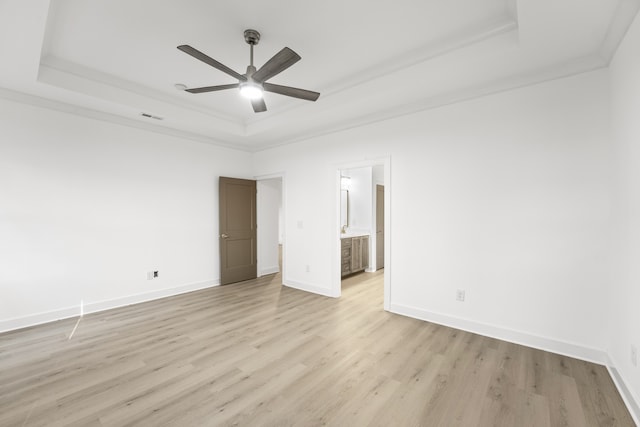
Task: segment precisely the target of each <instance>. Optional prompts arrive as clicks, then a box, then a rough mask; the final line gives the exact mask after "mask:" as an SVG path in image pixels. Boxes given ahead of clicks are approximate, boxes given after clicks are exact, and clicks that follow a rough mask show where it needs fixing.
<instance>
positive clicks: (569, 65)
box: [253, 56, 608, 152]
mask: <svg viewBox="0 0 640 427" xmlns="http://www.w3.org/2000/svg"><path fill="white" fill-rule="evenodd" d="M607 65H608V64H606V63H605V62H604V61H603V60H602V58H600V57H598V56H589V57H584V58H579V59H576V60H574V61H568V62H565V63H563V64H560V65H557V66H553V67H548V68H546V69H543V70H536V71H535V72H528V73H526V74H520V75H518V76H515V77H511V78H507V79H499V80H497V81H495V82H494V83H491V84H480V85H477V86H474V87H470V88H466V89H464V90H461V91H455V92H450V93H446V94H443V95H439V96H435V97H430V98H427V99H424V100H422V101H420V102H415V103H411V104H405V105H403V106H400V107H398V108H393V109H389V110H384V111H379V112H377V113H374V114H369V115H366V116H361V117H359V118H353V117H350V118H348V120H346V121H344V122H342V123H337V124H335V125H333V126H331V127H323V128H317V129H314V130H310V131H309V132H307V133H299V134H297V135H295V136H292V137H291V138H288V139H285V140H281V141H278V142H271V143H265V144H263V145H262V146H261V147H259V148H257V149H254V150H253V151H254V152H258V151H264V150H268V149H270V148H275V147H279V146H284V145H289V144H295V143H298V142H302V141H306V140H309V139H312V138H317V137H321V136H325V135H330V134H333V133H337V132H343V131H346V130H349V129H355V128H359V127H363V126H367V125H370V124H374V123H379V122H383V121H386V120H392V119H395V118H399V117H403V116H408V115H411V114H415V113H420V112H422V111H427V110H432V109H436V108H440V107H445V106H447V105H452V104H457V103H460V102H465V101H471V100H474V99H480V98H483V97H485V96H491V95H495V94H498V93H501V92H508V91H511V90H517V89H520V88H524V87H527V86H534V85H537V84H541V83H545V82H550V81H553V80H560V79H564V78H568V77H572V76H575V75H579V74H583V73H588V72H591V71H595V70H598V69H602V68H606V67H607Z"/></svg>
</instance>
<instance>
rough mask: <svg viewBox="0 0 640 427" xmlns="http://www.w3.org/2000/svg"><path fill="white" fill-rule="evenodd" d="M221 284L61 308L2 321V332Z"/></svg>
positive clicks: (190, 285) (199, 284) (192, 285)
mask: <svg viewBox="0 0 640 427" xmlns="http://www.w3.org/2000/svg"><path fill="white" fill-rule="evenodd" d="M219 284H220V281H219V280H207V281H204V282H194V283H187V284H184V285H180V286H176V287H173V288H165V289H158V290H155V291H152V292H145V293H142V294H137V295H129V296H126V297H122V298H115V299H111V300H106V301H96V302H90V303H85V304H84V306H83V307H80V306H76V307H67V308H61V309H59V310H53V311H48V312H45V313H38V314H33V315H29V316H24V317H18V318H14V319H8V320H2V321H0V332H8V331H12V330H15V329H22V328H27V327H29V326H35V325H40V324H42V323H48V322H54V321H56V320H62V319H68V318H70V317H76V316H80V313H81V311H82V312H83V313H84V314H88V313H96V312H98V311H104V310H109V309H111V308H117V307H124V306H127V305H131V304H138V303H141V302H146V301H152V300H155V299H160V298H165V297H169V296H173V295H179V294H183V293H186V292H192V291H197V290H200V289H205V288H210V287H213V286H218V285H219Z"/></svg>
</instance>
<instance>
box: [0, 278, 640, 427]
mask: <svg viewBox="0 0 640 427" xmlns="http://www.w3.org/2000/svg"><path fill="white" fill-rule="evenodd" d="M382 304H383V272H382V271H378V272H376V273H361V274H357V275H353V276H350V277H348V278H346V279H345V280H344V281H343V292H342V297H341V298H339V299H333V298H328V297H323V296H318V295H313V294H309V293H306V292H302V291H299V290H295V289H291V288H288V287H285V286H282V285H281V281H280V275H271V276H266V277H262V278H259V279H255V280H251V281H247V282H242V283H238V284H234V285H229V286H224V287H216V288H211V289H205V290H201V291H196V292H191V293H187V294H182V295H178V296H174V297H170V298H165V299H161V300H156V301H150V302H146V303H142V304H137V305H132V306H128V307H121V308H117V309H114V310H109V311H104V312H101V313H95V314H90V315H86V316H84V317H83V318H82V319H81V320H80V321H79V322H78V319H66V320H63V321H59V322H53V323H50V324H46V325H40V326H35V327H30V328H26V329H23V330H19V331H12V332H8V333H4V334H0V425H2V426H58V425H59V426H74V425H77V426H103V427H104V426H118V427H119V426H129V425H130V426H141V425H143V426H144V425H149V426H160V425H162V426H180V427H184V426H202V425H205V426H206V425H212V426H226V425H240V426H243V425H246V426H257V425H259V426H279V427H281V426H316V425H329V426H390V425H394V426H396V425H397V426H447V427H448V426H465V427H467V426H469V427H475V426H480V427H484V426H505V427H507V426H509V427H511V426H518V427H520V426H536V427H538V426H542V427H545V426H585V425H586V426H591V425H593V426H633V425H634V424H633V421H632V419H631V416H630V414H629V412H628V411H627V409H626V407H625V405H624V403H623V401H622V399H621V397H620V395H619V394H618V392H617V390H616V388H615V386H614V384H613V382H612V380H611V378H610V377H609V375H608V372H607V370H606V368H604V367H603V366H599V365H595V364H592V363H588V362H584V361H580V360H576V359H572V358H570V357H566V356H561V355H557V354H552V353H547V352H544V351H540V350H536V349H531V348H527V347H524V346H520V345H516V344H512V343H507V342H504V341H500V340H496V339H493V338H487V337H482V336H479V335H475V334H472V333H468V332H464V331H459V330H456V329H452V328H448V327H444V326H439V325H436V324H432V323H428V322H422V321H419V320H416V319H411V318H407V317H403V316H398V315H394V314H391V313H388V312H385V311H384V310H383V309H382Z"/></svg>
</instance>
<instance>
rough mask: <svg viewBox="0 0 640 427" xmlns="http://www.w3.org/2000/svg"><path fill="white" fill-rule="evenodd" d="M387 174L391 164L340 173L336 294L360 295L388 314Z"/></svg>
mask: <svg viewBox="0 0 640 427" xmlns="http://www.w3.org/2000/svg"><path fill="white" fill-rule="evenodd" d="M387 170H388V161H379V162H370V163H367V164H354V165H348V166H342V167H341V168H339V170H338V174H339V194H340V197H339V202H338V207H339V222H338V224H339V237H338V240H339V243H338V247H339V257H338V263H339V267H340V268H339V275H340V278H339V286H340V287H339V290H338V292H336V294H337V295H345V296H349V297H352V295H351V294H352V293H353V294H358V298H366V299H367V300H371V301H372V304H375V305H383V306H384V307H385V309H387V310H388V306H389V304H388V301H389V293H390V283H389V278H390V276H389V274H388V271H387V269H388V268H386V267H388V262H387V260H388V259H389V253H388V252H389V251H388V246H389V245H388V234H389V233H388V231H389V230H388V223H389V221H388V216H389V215H388V199H389V191H388V189H387V188H386V187H387V186H388V183H389V179H388V176H385V175H388V172H387ZM385 214H386V215H385ZM385 249H387V250H386V251H385Z"/></svg>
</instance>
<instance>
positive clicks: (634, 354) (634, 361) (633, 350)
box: [631, 344, 638, 366]
mask: <svg viewBox="0 0 640 427" xmlns="http://www.w3.org/2000/svg"><path fill="white" fill-rule="evenodd" d="M631 364H632V365H633V366H638V348H637V347H636V346H635V345H633V344H631Z"/></svg>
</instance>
